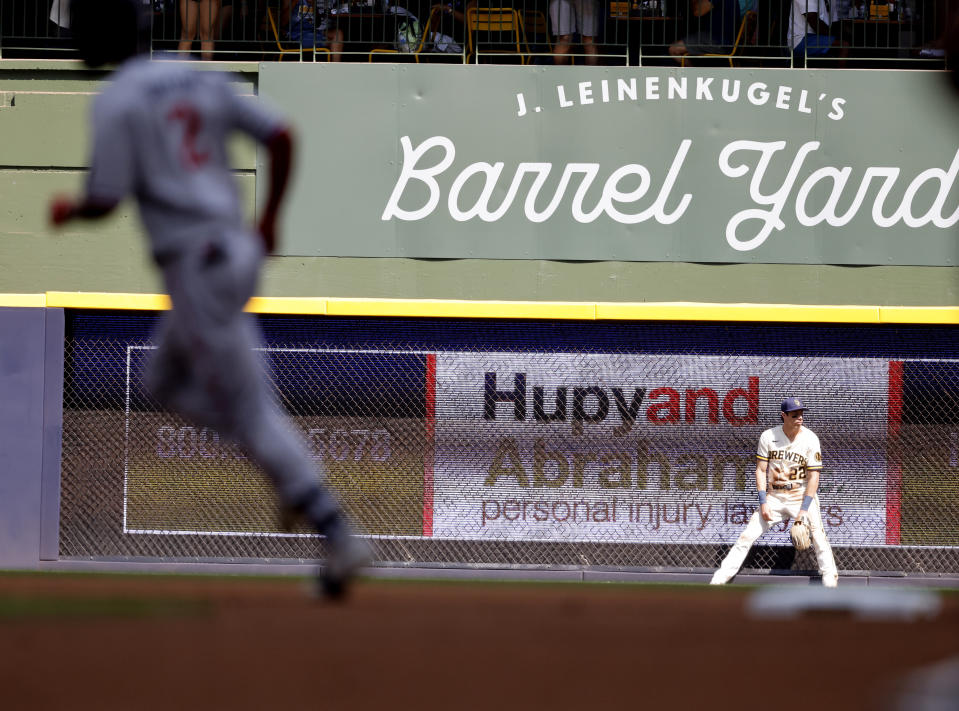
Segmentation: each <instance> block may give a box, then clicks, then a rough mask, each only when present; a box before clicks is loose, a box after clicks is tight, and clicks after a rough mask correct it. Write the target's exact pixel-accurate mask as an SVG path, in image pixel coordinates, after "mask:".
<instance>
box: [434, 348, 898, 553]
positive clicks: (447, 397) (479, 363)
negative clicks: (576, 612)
mask: <svg viewBox="0 0 959 711" xmlns="http://www.w3.org/2000/svg"><path fill="white" fill-rule="evenodd" d="M888 381H889V367H888V362H886V361H882V360H870V359H863V360H856V361H855V362H854V367H851V364H850V363H849V362H848V361H844V362H839V361H837V360H829V359H809V358H805V359H802V360H801V362H800V359H787V358H759V357H741V356H740V357H736V358H727V357H690V356H685V357H680V356H639V355H636V356H591V357H584V356H583V355H582V354H577V355H565V354H555V353H554V354H549V355H546V354H522V355H492V354H439V355H437V359H436V427H435V429H436V444H435V455H434V463H433V467H432V473H433V477H434V500H433V521H432V533H433V535H434V536H440V537H450V538H467V539H506V540H544V541H550V540H563V541H591V542H604V541H605V542H656V543H677V542H682V543H715V542H719V541H729V540H733V539H734V538H735V537H736V536H737V535H738V533H739V531H740V530H741V529H742V527H743V526H744V525H745V523H746V521H747V520H748V518H749V516H750V515H751V514H752V512H753V510H754V508H755V504H756V502H755V483H754V470H755V466H756V459H755V452H756V447H757V443H758V439H759V435H760V433H761V432H762V430H763V429H765V428H767V427H772V426H775V425H776V424H777V423H778V422H779V416H778V410H779V407H778V405H779V399H780V395H781V393H787V392H788V393H792V392H801V393H803V394H804V397H805V398H806V400H807V402H809V403H811V405H810V406H811V407H812V410H811V411H810V413H809V420H810V425H811V427H812V429H813V430H814V431H816V432H817V433H819V434H820V439H821V440H822V442H823V461H824V466H825V469H824V475H823V478H822V484H821V489H820V490H821V493H822V503H823V520H824V523H825V525H826V527H827V531H828V533H829V536H830V538H831V539H832V540H834V541H835V542H837V543H849V544H862V545H865V544H877V543H884V542H885V541H886V532H887V521H886V517H887V500H888V495H887V494H888V478H887V473H888V472H887V459H886V449H885V446H884V442H885V436H886V422H887V418H886V417H885V413H886V412H887V407H888V400H887V398H888ZM853 404H854V406H853ZM863 412H870V413H879V414H880V416H878V417H876V416H873V417H863V416H862V413H863ZM780 528H781V529H783V530H784V529H785V527H780ZM777 533H779V534H780V535H781V536H785V534H784V533H783V531H782V530H778V531H777ZM784 540H785V539H784Z"/></svg>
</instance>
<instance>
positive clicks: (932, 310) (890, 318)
mask: <svg viewBox="0 0 959 711" xmlns="http://www.w3.org/2000/svg"><path fill="white" fill-rule="evenodd" d="M879 322H880V323H940V324H954V323H959V307H956V306H880V307H879Z"/></svg>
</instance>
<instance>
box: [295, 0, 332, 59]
mask: <svg viewBox="0 0 959 711" xmlns="http://www.w3.org/2000/svg"><path fill="white" fill-rule="evenodd" d="M280 25H281V26H283V27H286V28H287V30H286V36H287V38H288V39H289V40H290V41H291V42H299V43H300V46H301V47H313V48H316V47H326V48H327V49H329V50H330V61H331V62H339V61H340V60H341V59H342V57H343V30H341V29H339V28H338V27H332V26H331V24H330V13H329V6H328V5H327V2H326V0H283V5H282V7H281V15H280Z"/></svg>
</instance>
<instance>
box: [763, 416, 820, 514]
mask: <svg viewBox="0 0 959 711" xmlns="http://www.w3.org/2000/svg"><path fill="white" fill-rule="evenodd" d="M756 458H757V459H760V460H762V461H766V462H769V464H768V467H767V476H768V487H769V489H770V490H771V491H772V492H773V493H775V494H776V495H777V496H779V497H780V498H782V499H784V500H786V501H791V500H793V499H795V500H797V501H801V500H802V497H803V493H804V492H805V490H806V477H807V476H808V473H809V472H810V471H812V470H814V469H822V453H821V452H820V449H819V437H817V436H816V435H815V434H814V433H813V432H812V431H810V430H808V429H806V428H805V427H803V428H802V429H801V430H799V433H798V434H797V435H796V438H795V439H793V440H792V441H790V439H789V438H788V437H787V436H786V435H785V433H783V428H782V427H773V428H771V429H768V430H766V431H765V432H763V434H762V436H761V437H760V438H759V450H758V451H757V452H756Z"/></svg>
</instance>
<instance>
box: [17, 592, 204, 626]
mask: <svg viewBox="0 0 959 711" xmlns="http://www.w3.org/2000/svg"><path fill="white" fill-rule="evenodd" d="M209 608H210V605H209V604H208V603H205V602H200V601H197V600H162V599H152V600H151V599H140V598H131V597H71V596H63V597H59V596H58V597H50V596H43V597H25V596H19V595H17V596H11V597H0V623H2V622H8V621H12V620H37V619H90V618H114V619H115V618H122V619H131V618H156V617H185V616H189V617H197V616H203V615H205V614H206V613H207V612H208V610H209Z"/></svg>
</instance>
